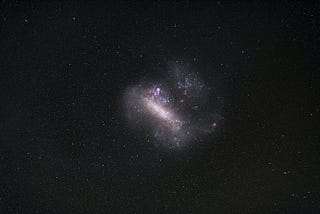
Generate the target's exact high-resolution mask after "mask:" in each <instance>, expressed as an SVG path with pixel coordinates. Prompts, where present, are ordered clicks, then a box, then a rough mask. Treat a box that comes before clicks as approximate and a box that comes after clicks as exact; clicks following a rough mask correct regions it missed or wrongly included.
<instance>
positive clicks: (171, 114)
mask: <svg viewBox="0 0 320 214" xmlns="http://www.w3.org/2000/svg"><path fill="white" fill-rule="evenodd" d="M152 82H153V83H152V84H151V83H148V82H145V81H144V82H142V83H141V84H138V85H135V86H131V87H128V89H127V90H126V93H125V96H124V106H125V109H126V115H127V117H128V120H129V122H130V124H132V126H133V127H138V128H140V129H143V130H147V132H148V135H151V136H153V138H154V140H153V142H155V143H156V142H157V143H160V144H162V145H164V146H166V147H171V148H172V147H174V148H177V147H183V146H186V145H189V144H190V143H191V142H193V141H196V140H199V139H200V138H201V137H202V136H205V135H208V134H211V133H212V132H213V131H214V129H215V128H216V126H217V122H218V121H217V117H214V116H213V112H207V110H204V109H208V106H205V107H206V108H203V107H204V106H203V105H204V104H203V103H205V102H201V101H203V100H205V99H207V97H206V96H205V95H206V94H207V91H208V89H207V88H206V87H205V85H204V84H203V82H202V80H200V79H199V77H198V76H197V75H195V74H194V73H190V72H182V71H181V70H180V69H179V68H175V69H174V71H173V72H169V75H168V76H167V78H165V79H163V80H160V81H156V80H154V79H152ZM154 82H155V83H154ZM163 83H164V84H163Z"/></svg>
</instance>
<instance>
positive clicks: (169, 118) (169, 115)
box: [144, 98, 181, 131]
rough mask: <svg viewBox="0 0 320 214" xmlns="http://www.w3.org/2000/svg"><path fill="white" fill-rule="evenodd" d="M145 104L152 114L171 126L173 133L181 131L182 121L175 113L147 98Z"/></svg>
mask: <svg viewBox="0 0 320 214" xmlns="http://www.w3.org/2000/svg"><path fill="white" fill-rule="evenodd" d="M144 104H145V106H146V108H147V109H148V110H149V112H150V113H151V114H153V115H154V116H156V117H157V118H159V119H161V120H162V121H163V122H165V123H166V124H167V125H169V126H170V127H171V128H172V129H173V131H177V130H179V128H180V126H181V122H180V120H179V119H178V118H177V116H176V115H175V114H173V112H171V111H170V110H169V109H167V108H166V107H164V106H163V105H161V103H158V102H156V101H155V100H152V99H148V98H145V99H144Z"/></svg>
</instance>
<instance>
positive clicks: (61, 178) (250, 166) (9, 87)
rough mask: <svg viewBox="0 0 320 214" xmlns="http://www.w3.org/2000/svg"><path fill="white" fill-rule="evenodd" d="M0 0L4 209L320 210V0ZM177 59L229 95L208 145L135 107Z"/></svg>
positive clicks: (0, 188)
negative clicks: (170, 132) (136, 123)
mask: <svg viewBox="0 0 320 214" xmlns="http://www.w3.org/2000/svg"><path fill="white" fill-rule="evenodd" d="M0 4H1V12H0V18H1V20H0V47H1V48H0V102H1V105H0V110H1V111H0V160H1V161H0V175H1V176H0V179H1V180H0V213H134V212H136V213H153V212H157V213H166V212H169V213H211V212H214V211H215V212H226V213H229V212H232V211H236V212H244V213H246V212H282V213H283V212H285V213H289V212H290V213H291V212H304V213H311V212H313V213H315V212H319V210H320V203H319V200H320V195H319V191H320V182H319V181H320V180H319V179H320V168H319V164H320V156H319V155H320V152H319V149H318V147H319V145H318V144H319V143H320V142H319V125H320V124H319V111H320V101H319V97H320V90H319V80H320V73H319V72H320V68H319V62H320V60H319V59H320V54H319V50H318V49H319V47H320V46H319V45H320V33H319V27H320V26H319V24H320V21H319V19H318V17H319V15H320V12H319V11H320V5H319V3H318V2H317V1H314V3H305V2H303V1H300V2H291V1H281V2H279V1H271V2H270V1H267V2H266V3H263V2H261V1H259V2H258V1H257V2H251V3H245V2H232V3H231V2H229V3H224V2H222V1H221V2H219V1H218V2H200V3H194V2H190V1H186V2H179V3H171V2H162V1H157V2H154V3H146V2H144V3H142V2H139V3H135V2H123V3H117V2H111V1H110V2H109V1H105V2H100V3H97V2H95V3H92V2H91V1H87V2H85V1H81V2H79V1H43V2H40V1H5V0H3V1H2V2H1V3H0ZM172 64H177V65H179V66H186V67H189V68H190V69H193V70H194V71H195V72H198V73H199V75H200V76H201V77H202V78H203V79H204V80H205V83H206V85H207V86H208V87H210V88H212V90H213V91H214V96H216V97H217V96H218V97H219V99H220V100H221V102H222V103H223V108H222V109H220V110H219V111H220V113H221V115H222V116H223V118H224V119H223V122H222V123H221V124H219V126H218V128H217V132H216V133H215V134H214V136H213V137H212V138H211V139H210V142H207V143H206V144H205V145H206V146H196V145H197V142H194V145H195V146H194V148H190V149H189V150H186V151H185V150H184V151H166V150H165V149H163V148H162V149H160V148H157V147H156V146H154V144H153V143H152V142H151V141H150V139H148V138H147V137H145V136H139V134H137V133H136V132H135V130H132V129H131V128H130V127H129V125H128V123H127V121H126V119H125V117H124V115H123V112H122V108H121V99H122V95H123V92H124V90H125V88H126V87H127V86H128V85H130V84H134V83H136V81H138V80H139V79H141V78H143V77H145V76H147V75H149V76H150V75H151V76H152V75H157V74H159V73H165V72H167V69H168V68H169V67H170V66H168V65H172ZM216 97H215V98H216Z"/></svg>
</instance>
